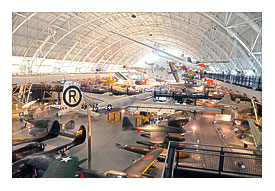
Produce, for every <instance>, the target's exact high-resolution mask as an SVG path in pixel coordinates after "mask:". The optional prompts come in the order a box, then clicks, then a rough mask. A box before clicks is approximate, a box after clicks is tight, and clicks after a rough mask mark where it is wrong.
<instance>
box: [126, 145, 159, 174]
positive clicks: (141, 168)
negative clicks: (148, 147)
mask: <svg viewBox="0 0 275 191" xmlns="http://www.w3.org/2000/svg"><path fill="white" fill-rule="evenodd" d="M162 151H163V149H156V150H154V151H152V152H150V153H148V154H147V155H145V156H144V157H142V158H141V159H140V160H139V161H137V162H136V163H135V164H133V165H131V166H129V167H128V168H126V169H125V170H124V171H123V172H126V173H128V174H144V173H145V172H146V171H147V170H148V168H149V167H150V166H151V165H152V164H153V163H154V161H155V160H156V158H157V157H158V156H159V155H160V154H161V153H162Z"/></svg>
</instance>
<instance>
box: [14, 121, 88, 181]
mask: <svg viewBox="0 0 275 191" xmlns="http://www.w3.org/2000/svg"><path fill="white" fill-rule="evenodd" d="M85 140H86V129H85V127H84V125H81V126H80V128H79V130H78V131H77V134H76V136H75V138H74V140H73V141H72V142H70V143H68V144H65V145H62V146H59V147H56V148H54V149H51V150H49V151H42V150H41V151H40V152H36V153H34V154H31V155H27V156H26V157H23V158H22V159H20V160H17V161H16V162H13V163H12V177H13V178H14V177H32V176H38V177H39V176H41V175H42V174H43V173H44V172H45V171H46V170H47V168H48V167H49V165H50V164H51V162H52V161H54V160H55V159H56V158H58V157H61V156H62V155H63V154H64V153H65V152H66V151H67V150H69V149H71V148H73V147H75V146H77V145H80V144H82V143H84V142H85Z"/></svg>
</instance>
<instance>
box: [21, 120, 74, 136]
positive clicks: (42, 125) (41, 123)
mask: <svg viewBox="0 0 275 191" xmlns="http://www.w3.org/2000/svg"><path fill="white" fill-rule="evenodd" d="M24 121H25V127H26V126H27V124H30V126H29V127H28V129H29V135H32V136H35V137H41V136H44V135H46V134H47V133H48V132H49V131H50V129H53V128H57V127H58V128H59V129H61V126H62V124H60V123H59V122H58V121H57V120H55V121H53V120H50V119H41V120H24ZM74 128H75V121H74V120H70V121H69V122H68V123H66V124H65V125H64V129H61V130H60V131H59V135H61V136H65V137H70V138H74V136H75V133H74V132H72V131H71V130H73V129H74Z"/></svg>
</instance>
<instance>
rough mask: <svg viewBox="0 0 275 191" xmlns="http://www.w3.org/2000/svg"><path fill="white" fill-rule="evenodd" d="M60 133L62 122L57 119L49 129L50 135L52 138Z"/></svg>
mask: <svg viewBox="0 0 275 191" xmlns="http://www.w3.org/2000/svg"><path fill="white" fill-rule="evenodd" d="M59 133H60V123H59V122H58V121H57V120H55V121H54V122H53V124H52V127H51V129H50V130H49V133H48V136H50V137H51V138H55V137H57V136H58V135H59Z"/></svg>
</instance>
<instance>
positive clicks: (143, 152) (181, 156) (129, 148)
mask: <svg viewBox="0 0 275 191" xmlns="http://www.w3.org/2000/svg"><path fill="white" fill-rule="evenodd" d="M116 147H117V148H119V149H123V150H126V151H130V152H134V153H138V154H141V155H146V154H147V153H149V152H152V151H153V150H155V149H157V148H160V147H154V146H150V147H146V146H139V145H121V144H119V143H116ZM166 155H167V149H164V150H163V151H162V153H161V154H160V155H159V156H158V158H157V160H158V161H159V162H164V161H165V158H166ZM176 157H177V153H176ZM188 157H189V155H188V154H187V153H184V152H179V159H185V158H188Z"/></svg>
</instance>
